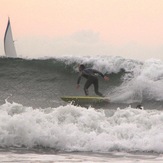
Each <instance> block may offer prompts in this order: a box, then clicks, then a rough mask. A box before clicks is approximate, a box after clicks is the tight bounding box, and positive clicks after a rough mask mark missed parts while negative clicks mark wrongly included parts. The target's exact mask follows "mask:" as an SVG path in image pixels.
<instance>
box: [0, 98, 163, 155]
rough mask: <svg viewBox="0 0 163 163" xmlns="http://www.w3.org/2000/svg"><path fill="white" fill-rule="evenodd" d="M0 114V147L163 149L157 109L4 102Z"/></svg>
mask: <svg viewBox="0 0 163 163" xmlns="http://www.w3.org/2000/svg"><path fill="white" fill-rule="evenodd" d="M0 117H1V118H0V135H1V136H0V148H9V147H16V148H22V147H25V148H28V149H33V148H50V149H55V150H59V151H93V152H110V151H126V152H133V151H140V152H157V153H162V152H163V142H162V137H163V133H162V132H160V131H162V129H163V118H162V117H163V113H162V112H160V111H157V110H138V109H135V108H131V107H127V108H125V109H120V108H118V109H116V110H103V109H101V110H95V109H94V108H91V107H90V108H89V109H86V108H84V107H79V106H73V105H66V106H59V107H56V108H50V107H49V108H45V109H41V108H39V109H38V108H37V109H33V108H32V107H25V106H23V105H21V104H18V103H9V102H7V101H6V103H5V104H3V105H1V106H0Z"/></svg>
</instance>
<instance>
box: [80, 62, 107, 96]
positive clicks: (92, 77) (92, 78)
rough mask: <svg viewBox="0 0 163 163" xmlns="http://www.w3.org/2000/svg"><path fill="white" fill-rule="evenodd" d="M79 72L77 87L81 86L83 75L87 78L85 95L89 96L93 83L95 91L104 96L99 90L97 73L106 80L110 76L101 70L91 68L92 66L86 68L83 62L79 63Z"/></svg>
mask: <svg viewBox="0 0 163 163" xmlns="http://www.w3.org/2000/svg"><path fill="white" fill-rule="evenodd" d="M79 72H80V75H79V77H78V80H77V89H78V88H79V87H80V80H81V77H82V76H83V77H84V78H86V79H87V81H86V83H85V85H84V92H85V95H86V96H88V94H89V93H88V88H89V87H90V86H91V85H92V84H93V85H94V91H95V93H96V94H97V95H98V96H102V97H103V95H102V93H100V92H99V91H98V78H97V74H99V75H100V76H101V77H102V78H104V80H109V77H107V76H105V75H103V74H102V73H101V72H99V71H97V70H95V69H91V68H86V67H85V66H84V65H83V64H81V65H79Z"/></svg>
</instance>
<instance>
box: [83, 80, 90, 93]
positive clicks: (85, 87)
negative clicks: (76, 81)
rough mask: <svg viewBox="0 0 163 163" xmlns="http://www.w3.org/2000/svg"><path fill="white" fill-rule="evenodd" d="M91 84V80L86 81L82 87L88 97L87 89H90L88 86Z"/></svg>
mask: <svg viewBox="0 0 163 163" xmlns="http://www.w3.org/2000/svg"><path fill="white" fill-rule="evenodd" d="M91 84H92V81H91V80H89V79H88V80H87V81H86V83H85V85H84V92H85V95H86V96H88V94H89V92H88V88H89V87H90V85H91Z"/></svg>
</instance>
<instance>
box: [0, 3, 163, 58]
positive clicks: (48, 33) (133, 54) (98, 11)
mask: <svg viewBox="0 0 163 163" xmlns="http://www.w3.org/2000/svg"><path fill="white" fill-rule="evenodd" d="M8 16H9V17H10V21H11V27H12V32H13V37H14V40H16V41H15V47H16V51H17V53H18V56H23V57H25V56H28V57H44V56H51V57H52V56H58V55H115V56H116V55H118V56H122V57H125V58H133V59H139V60H144V59H149V58H156V59H162V60H163V0H0V55H4V49H3V38H4V33H5V28H6V25H7V20H8Z"/></svg>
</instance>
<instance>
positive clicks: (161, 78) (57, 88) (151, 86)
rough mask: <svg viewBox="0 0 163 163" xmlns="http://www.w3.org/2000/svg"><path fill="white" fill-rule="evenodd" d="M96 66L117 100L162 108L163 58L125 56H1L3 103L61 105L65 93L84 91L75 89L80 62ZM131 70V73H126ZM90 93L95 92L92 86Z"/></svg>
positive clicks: (0, 93) (105, 90) (102, 88)
mask: <svg viewBox="0 0 163 163" xmlns="http://www.w3.org/2000/svg"><path fill="white" fill-rule="evenodd" d="M81 63H83V64H85V65H86V66H88V67H91V68H94V69H97V70H99V71H101V72H102V73H104V74H107V75H108V76H109V78H110V80H109V81H107V82H106V81H104V80H103V79H102V78H101V77H99V87H100V88H99V89H100V91H101V92H102V93H103V94H104V95H105V96H108V97H109V98H110V100H111V102H112V103H114V104H119V103H121V104H133V103H141V104H144V105H147V106H148V107H149V108H150V107H151V108H153V107H155V109H159V108H160V109H161V108H162V101H163V62H162V61H160V60H154V59H151V60H147V61H144V62H140V61H136V60H130V59H124V58H122V57H108V56H103V57H101V56H96V57H89V56H88V57H70V56H69V57H60V58H50V59H30V60H29V59H12V58H0V97H1V98H0V104H4V101H5V99H6V98H8V100H9V101H10V102H11V101H14V102H17V103H21V104H23V105H26V106H33V107H35V106H36V107H49V106H50V107H51V106H60V104H62V103H63V102H62V101H61V100H60V96H63V95H84V91H83V88H82V87H83V86H84V82H85V79H84V78H83V79H82V81H81V89H80V90H76V82H77V78H78V64H81ZM126 72H128V73H126ZM89 91H90V95H95V94H94V90H93V87H91V88H90V89H89Z"/></svg>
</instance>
